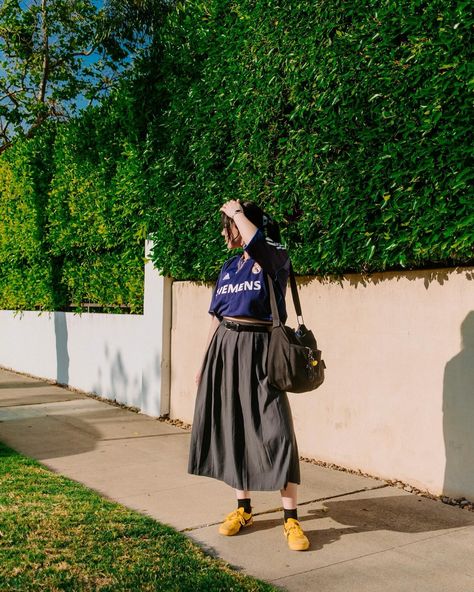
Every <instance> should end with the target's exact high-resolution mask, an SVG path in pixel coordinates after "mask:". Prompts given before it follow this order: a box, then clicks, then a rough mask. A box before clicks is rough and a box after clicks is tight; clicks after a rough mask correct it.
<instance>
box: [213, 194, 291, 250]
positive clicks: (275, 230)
mask: <svg viewBox="0 0 474 592" xmlns="http://www.w3.org/2000/svg"><path fill="white" fill-rule="evenodd" d="M240 205H241V207H242V210H243V212H244V215H245V217H246V218H248V219H249V220H250V222H252V224H255V226H256V227H257V228H259V229H260V230H262V231H263V233H264V234H265V236H268V237H269V238H271V239H272V240H274V241H275V242H276V243H279V242H280V240H281V238H280V227H279V226H278V223H277V222H276V221H275V220H274V219H273V218H272V217H271V216H269V215H268V214H267V213H266V212H264V211H263V210H262V208H261V207H260V206H258V205H257V204H256V203H254V202H253V201H244V202H243V203H241V204H240ZM221 224H222V228H223V229H224V230H225V231H226V233H227V236H228V237H230V236H231V234H230V233H231V224H232V218H229V216H227V215H226V214H224V212H222V213H221Z"/></svg>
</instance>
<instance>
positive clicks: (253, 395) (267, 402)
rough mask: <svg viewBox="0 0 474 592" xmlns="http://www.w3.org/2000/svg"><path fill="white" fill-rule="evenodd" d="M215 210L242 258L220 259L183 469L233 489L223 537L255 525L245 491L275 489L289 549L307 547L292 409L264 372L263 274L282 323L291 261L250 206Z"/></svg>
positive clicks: (266, 309)
mask: <svg viewBox="0 0 474 592" xmlns="http://www.w3.org/2000/svg"><path fill="white" fill-rule="evenodd" d="M221 212H222V235H223V237H224V239H225V241H226V244H227V248H228V249H239V248H243V253H242V254H241V255H240V254H239V255H236V256H234V257H232V258H231V259H229V260H228V261H226V263H224V265H223V267H222V269H221V272H220V274H219V278H218V280H217V284H216V286H215V289H214V292H213V296H212V301H211V306H210V309H209V312H210V314H211V315H212V321H211V326H210V330H209V335H208V343H207V351H206V354H205V357H204V362H203V365H202V369H201V372H200V373H199V375H198V376H197V377H196V382H197V384H198V392H197V397H196V407H195V411H194V422H193V429H192V436H191V450H190V456H189V472H190V473H192V474H195V475H202V476H207V477H213V478H214V479H219V480H221V481H224V482H225V483H227V484H228V485H230V486H231V487H232V488H234V490H235V494H236V497H237V509H236V510H235V511H233V512H231V513H230V514H229V515H228V516H227V517H226V518H225V520H224V522H223V523H222V524H221V526H220V528H219V532H220V533H221V534H223V535H227V536H232V535H235V534H237V533H238V532H239V531H240V530H241V528H243V527H246V526H250V525H251V524H252V522H253V518H252V507H251V500H250V492H251V491H276V490H280V492H281V497H282V505H283V508H284V514H285V515H284V534H285V536H286V539H287V541H288V546H289V548H290V549H292V550H295V551H304V550H306V549H308V547H309V540H308V538H307V537H306V536H305V534H304V533H303V530H302V529H301V526H300V524H299V522H298V516H297V485H298V484H299V483H300V469H299V458H298V447H297V444H296V439H295V434H294V430H293V421H292V417H291V410H290V406H289V403H288V398H287V396H286V393H284V392H282V391H279V390H277V389H275V388H274V387H272V386H271V385H270V384H269V383H268V379H267V372H266V365H267V352H268V343H269V338H270V331H271V327H272V323H271V321H272V315H271V309H270V301H269V295H268V290H267V284H266V281H267V280H266V275H267V274H268V275H269V276H270V278H271V280H272V281H273V283H274V287H275V293H276V295H277V304H278V310H279V314H280V318H281V320H282V322H284V321H285V320H286V316H287V314H286V307H285V292H286V283H287V279H288V274H289V268H290V261H289V258H288V254H287V252H286V250H285V248H284V247H283V246H282V245H281V244H280V232H279V228H278V225H277V224H276V222H275V221H274V220H272V219H271V218H270V217H269V216H268V215H266V214H265V212H263V211H262V210H261V208H259V207H258V206H257V205H255V204H254V203H252V202H245V203H240V202H239V201H235V200H231V201H228V202H227V203H225V204H224V205H223V206H222V208H221Z"/></svg>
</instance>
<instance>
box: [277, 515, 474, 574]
mask: <svg viewBox="0 0 474 592" xmlns="http://www.w3.org/2000/svg"><path fill="white" fill-rule="evenodd" d="M464 528H469V526H463V527H461V528H459V529H456V531H458V530H463V529H464ZM452 533H453V531H452V530H450V531H449V532H441V533H438V534H435V535H433V536H430V537H426V538H424V539H418V540H416V541H411V542H409V543H404V544H401V545H396V546H392V547H387V548H386V549H381V550H380V551H373V552H372V553H364V554H363V555H358V556H357V557H351V558H349V559H343V560H342V561H336V562H334V563H328V564H327V565H320V566H319V567H314V568H312V569H306V570H303V571H300V572H297V573H294V574H291V575H290V576H283V577H281V578H275V579H273V580H267V581H268V582H278V581H280V580H289V579H291V578H294V577H295V576H300V575H302V574H307V573H311V572H312V571H319V570H321V569H327V568H328V567H334V566H335V565H342V564H343V563H350V562H351V561H359V559H365V558H366V557H373V556H374V555H381V554H383V553H387V552H388V551H397V550H398V549H402V548H404V547H409V546H410V545H416V544H418V543H423V542H424V541H429V540H432V539H436V538H439V537H442V536H448V535H450V534H452Z"/></svg>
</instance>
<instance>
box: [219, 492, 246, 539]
mask: <svg viewBox="0 0 474 592" xmlns="http://www.w3.org/2000/svg"><path fill="white" fill-rule="evenodd" d="M234 491H235V495H236V497H237V510H234V511H233V512H231V513H230V514H229V515H228V516H227V517H226V519H225V520H224V522H223V523H222V524H221V525H220V527H219V532H220V533H221V534H223V535H225V536H233V535H234V534H237V533H238V532H239V531H240V529H241V528H242V527H244V526H250V525H251V524H252V523H253V517H252V506H251V505H250V491H247V490H245V489H244V490H242V489H234Z"/></svg>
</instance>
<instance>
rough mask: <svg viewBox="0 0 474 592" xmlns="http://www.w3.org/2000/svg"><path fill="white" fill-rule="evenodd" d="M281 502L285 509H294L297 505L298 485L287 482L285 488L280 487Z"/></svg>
mask: <svg viewBox="0 0 474 592" xmlns="http://www.w3.org/2000/svg"><path fill="white" fill-rule="evenodd" d="M280 493H281V502H282V505H283V508H284V509H285V510H296V507H297V505H298V485H297V484H296V483H288V485H287V486H286V487H285V489H280Z"/></svg>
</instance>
